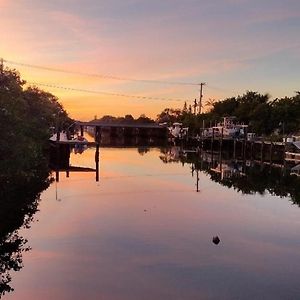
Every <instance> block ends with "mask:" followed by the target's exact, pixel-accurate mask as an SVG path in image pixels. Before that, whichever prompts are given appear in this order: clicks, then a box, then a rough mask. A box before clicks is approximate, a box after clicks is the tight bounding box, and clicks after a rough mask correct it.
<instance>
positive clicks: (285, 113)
mask: <svg viewBox="0 0 300 300" xmlns="http://www.w3.org/2000/svg"><path fill="white" fill-rule="evenodd" d="M206 108H207V110H208V112H206V113H202V114H200V115H198V114H195V113H194V107H191V106H189V107H188V106H187V105H186V103H185V105H184V107H183V109H172V108H166V109H165V110H164V111H163V112H161V113H160V114H159V115H158V118H157V121H158V122H169V123H172V122H175V121H176V122H182V123H183V125H184V126H187V127H189V128H190V131H191V132H194V133H198V132H199V129H200V128H201V127H202V126H203V121H204V123H205V126H206V127H208V126H210V125H211V124H214V123H215V122H219V121H221V120H222V118H223V117H226V116H235V117H236V118H237V121H238V122H240V123H244V124H247V125H249V130H250V131H251V132H255V133H257V134H259V135H272V134H277V135H286V134H293V133H297V132H298V131H299V130H300V93H299V92H296V94H295V96H293V97H284V98H280V99H278V98H276V99H274V100H271V98H270V96H269V95H268V94H264V95H262V94H259V93H257V92H252V91H248V92H246V93H245V94H244V95H242V96H238V97H231V98H227V99H224V100H220V101H208V102H207V103H206Z"/></svg>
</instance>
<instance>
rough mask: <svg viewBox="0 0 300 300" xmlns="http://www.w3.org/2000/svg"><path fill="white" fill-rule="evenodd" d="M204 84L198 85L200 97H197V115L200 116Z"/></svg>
mask: <svg viewBox="0 0 300 300" xmlns="http://www.w3.org/2000/svg"><path fill="white" fill-rule="evenodd" d="M205 84H206V83H205V82H201V83H200V95H199V114H201V109H202V98H203V86H204V85H205Z"/></svg>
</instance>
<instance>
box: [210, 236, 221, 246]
mask: <svg viewBox="0 0 300 300" xmlns="http://www.w3.org/2000/svg"><path fill="white" fill-rule="evenodd" d="M212 241H213V243H214V244H215V245H218V244H219V243H220V242H221V240H220V239H219V237H218V236H214V237H213V239H212Z"/></svg>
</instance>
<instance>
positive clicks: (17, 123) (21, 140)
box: [0, 69, 71, 298]
mask: <svg viewBox="0 0 300 300" xmlns="http://www.w3.org/2000/svg"><path fill="white" fill-rule="evenodd" d="M24 85H25V81H23V80H22V79H21V78H20V75H19V73H18V72H17V71H15V70H9V69H6V70H3V71H1V72H0V128H1V143H0V298H1V296H3V295H4V294H5V293H6V292H10V291H11V290H12V287H11V286H10V281H11V275H10V271H11V270H14V271H18V270H20V269H21V268H22V266H23V263H22V253H23V252H24V251H27V250H28V249H29V246H28V245H27V241H26V240H25V239H24V238H23V237H22V236H21V235H20V233H19V229H20V228H22V227H29V226H30V223H31V221H32V219H33V216H34V214H35V212H36V211H37V209H38V202H39V197H40V193H41V192H42V191H43V190H44V189H46V188H47V187H48V186H49V184H50V181H51V180H50V178H49V175H50V172H49V168H48V158H47V146H48V143H47V141H48V138H49V136H50V128H51V127H53V126H66V127H67V126H69V124H70V122H71V120H70V119H69V118H68V116H67V113H66V111H65V110H64V109H63V107H62V106H61V105H60V104H59V103H58V99H57V98H56V97H54V96H53V95H51V94H49V93H46V92H44V91H42V90H40V89H38V88H36V87H28V88H24Z"/></svg>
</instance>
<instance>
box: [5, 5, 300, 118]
mask: <svg viewBox="0 0 300 300" xmlns="http://www.w3.org/2000/svg"><path fill="white" fill-rule="evenodd" d="M0 25H1V26H0V36H1V39H0V57H3V58H4V59H5V60H7V61H13V62H18V63H24V64H30V65H38V66H45V67H48V68H56V69H63V70H67V71H74V72H75V73H76V72H81V73H87V74H99V75H111V76H115V77H121V78H132V79H138V80H139V79H142V80H155V81H171V82H187V83H200V82H206V83H207V86H205V89H204V102H205V101H206V100H208V99H209V98H212V99H222V98H224V97H229V96H235V95H238V94H242V93H244V92H245V91H246V90H254V91H258V92H261V93H270V94H271V96H272V97H281V96H285V95H287V96H292V95H293V94H294V91H295V90H299V89H300V81H299V78H300V33H299V32H300V30H299V29H300V1H299V0H210V1H204V0H151V1H150V0H147V1H146V0H110V1H103V0H85V1H83V0H64V1H58V0H51V1H44V0H14V1H12V0H0ZM6 65H7V66H9V67H15V68H17V69H18V70H19V71H20V72H21V74H22V76H23V78H24V79H26V80H27V81H28V82H31V83H40V84H46V85H55V86H62V87H68V88H73V89H81V90H89V91H99V92H106V93H112V94H126V95H132V96H137V95H138V96H144V97H157V98H161V99H156V100H154V99H138V98H132V97H118V96H113V95H105V94H100V93H99V94H96V93H94V94H93V93H87V92H84V91H81V92H80V91H70V90H63V89H58V88H53V87H46V86H41V88H42V89H44V90H47V91H50V92H52V93H53V94H55V95H57V96H58V97H59V99H60V101H61V102H62V103H63V105H64V107H65V108H66V109H67V110H68V112H69V113H70V115H71V117H73V118H77V119H82V120H90V119H92V118H93V117H94V116H95V115H97V116H98V117H100V116H102V115H106V114H111V115H116V116H121V115H124V114H127V113H131V114H132V115H134V116H139V115H140V114H142V113H145V114H146V115H148V116H151V117H155V116H156V115H157V114H158V113H159V112H160V111H162V110H163V109H164V108H165V107H180V108H181V107H182V106H183V104H184V101H185V100H186V101H187V102H188V104H191V103H192V102H193V99H194V98H198V97H199V88H198V86H196V85H174V84H166V83H160V84H159V83H149V82H143V81H129V80H115V79H107V78H101V77H100V76H99V77H92V76H84V75H80V74H68V73H62V72H53V71H49V70H48V71H47V70H41V69H36V68H32V67H28V66H27V67H26V66H21V65H13V64H11V63H7V64H6ZM163 98H172V99H177V100H178V101H174V100H168V99H163Z"/></svg>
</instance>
